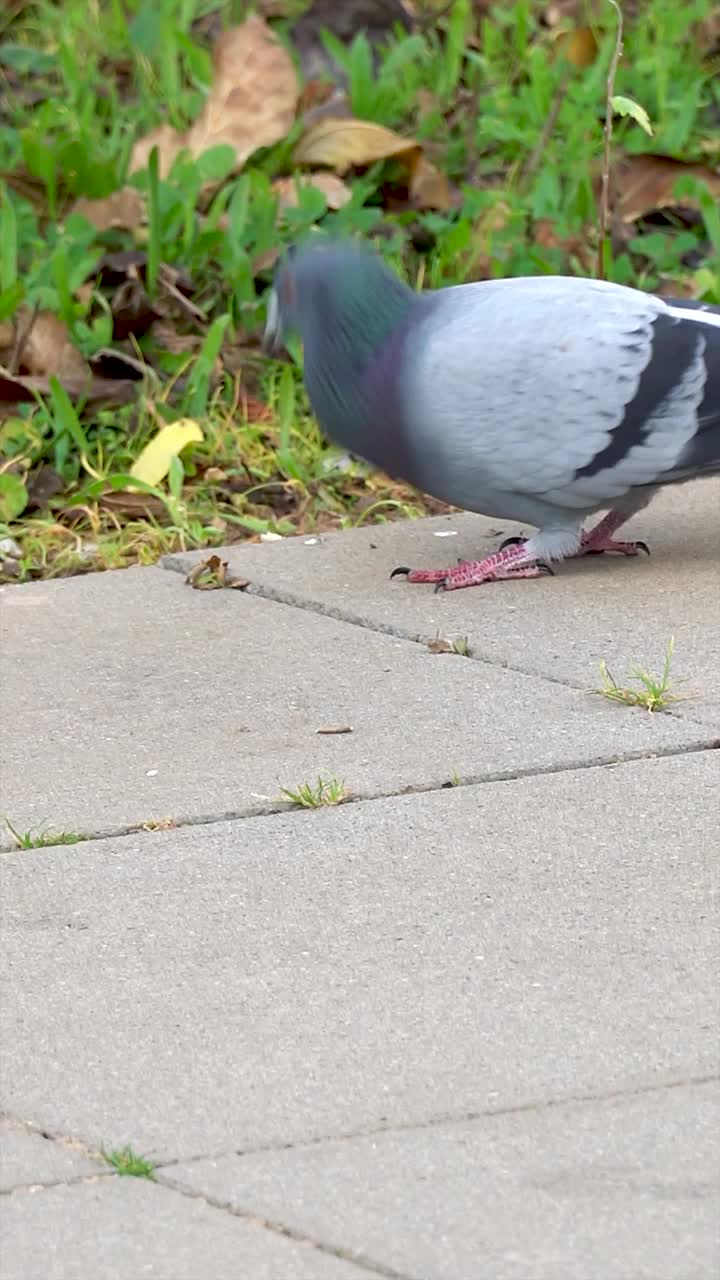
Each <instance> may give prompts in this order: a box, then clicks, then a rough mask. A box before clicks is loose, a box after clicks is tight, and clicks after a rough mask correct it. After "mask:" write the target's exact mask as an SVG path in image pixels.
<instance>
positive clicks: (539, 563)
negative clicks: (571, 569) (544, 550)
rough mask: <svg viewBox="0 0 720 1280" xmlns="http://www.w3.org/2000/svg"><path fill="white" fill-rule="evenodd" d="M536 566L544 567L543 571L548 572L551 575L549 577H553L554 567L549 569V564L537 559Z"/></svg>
mask: <svg viewBox="0 0 720 1280" xmlns="http://www.w3.org/2000/svg"><path fill="white" fill-rule="evenodd" d="M536 568H538V569H544V570H545V572H546V573H548V574H549V575H550V577H551V578H554V577H555V570H554V569H551V568H550V565H549V564H546V563H545V561H544V560H538V561H537V565H536Z"/></svg>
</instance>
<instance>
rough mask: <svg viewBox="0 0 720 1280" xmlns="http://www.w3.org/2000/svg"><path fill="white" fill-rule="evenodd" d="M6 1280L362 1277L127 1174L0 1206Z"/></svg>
mask: <svg viewBox="0 0 720 1280" xmlns="http://www.w3.org/2000/svg"><path fill="white" fill-rule="evenodd" d="M1 1216H2V1221H3V1247H2V1277H3V1280H90V1278H91V1277H92V1280H139V1278H140V1277H141V1276H151V1277H157V1280H200V1277H201V1276H212V1280H238V1277H239V1276H248V1277H250V1276H251V1277H252V1280H280V1277H282V1280H363V1277H365V1278H367V1276H368V1272H367V1271H365V1270H362V1269H361V1268H359V1267H356V1266H354V1265H352V1264H351V1263H349V1262H344V1261H343V1260H342V1259H340V1258H336V1257H333V1256H332V1255H330V1254H328V1253H323V1252H321V1251H320V1250H319V1249H317V1248H315V1247H313V1245H312V1244H311V1243H310V1242H306V1243H305V1242H296V1241H294V1240H289V1239H286V1238H284V1237H283V1236H282V1235H280V1234H278V1233H277V1232H273V1231H268V1230H266V1229H264V1228H263V1227H262V1226H261V1225H260V1224H259V1223H250V1222H244V1221H242V1220H241V1219H240V1218H238V1217H235V1216H233V1214H231V1213H225V1212H223V1211H222V1210H220V1209H216V1208H213V1207H212V1206H211V1205H209V1204H206V1203H204V1202H203V1201H202V1200H200V1199H197V1200H195V1199H188V1197H186V1196H181V1195H179V1194H177V1193H176V1192H173V1191H169V1190H168V1189H167V1188H166V1187H161V1186H157V1185H156V1184H153V1183H151V1182H147V1181H140V1180H138V1179H134V1178H122V1179H115V1178H110V1179H108V1178H106V1179H103V1180H102V1181H100V1182H97V1183H94V1184H83V1185H81V1186H72V1187H53V1188H51V1189H49V1190H47V1191H42V1192H40V1193H39V1194H37V1195H29V1194H28V1193H27V1192H25V1193H23V1192H16V1193H15V1194H14V1195H12V1196H6V1197H4V1198H3V1201H2V1214H1Z"/></svg>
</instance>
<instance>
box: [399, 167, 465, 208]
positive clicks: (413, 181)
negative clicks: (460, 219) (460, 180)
mask: <svg viewBox="0 0 720 1280" xmlns="http://www.w3.org/2000/svg"><path fill="white" fill-rule="evenodd" d="M410 199H411V200H412V203H413V204H414V206H415V208H416V209H437V210H438V211H439V212H440V213H447V211H448V210H449V209H452V208H454V206H455V203H456V199H455V196H454V194H453V189H452V187H451V185H450V181H449V179H448V177H447V175H446V174H445V173H443V172H442V170H441V169H438V168H437V167H436V166H435V165H434V164H433V163H432V161H430V160H427V159H426V158H425V156H423V155H419V156H418V157H417V160H416V161H415V163H414V165H413V167H412V172H411V175H410Z"/></svg>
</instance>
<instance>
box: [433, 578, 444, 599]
mask: <svg viewBox="0 0 720 1280" xmlns="http://www.w3.org/2000/svg"><path fill="white" fill-rule="evenodd" d="M444 590H445V580H444V579H442V581H440V582H436V583H435V590H434V591H433V595H434V596H436V595H437V593H438V591H444Z"/></svg>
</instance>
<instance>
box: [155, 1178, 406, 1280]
mask: <svg viewBox="0 0 720 1280" xmlns="http://www.w3.org/2000/svg"><path fill="white" fill-rule="evenodd" d="M158 1174H159V1176H158V1175H156V1177H155V1184H156V1185H157V1186H159V1187H165V1188H166V1190H169V1191H174V1192H176V1193H177V1194H178V1195H181V1196H185V1197H186V1199H188V1200H200V1201H201V1202H202V1203H203V1204H209V1205H210V1206H211V1207H212V1208H213V1209H218V1210H219V1211H220V1212H221V1213H229V1214H231V1215H232V1217H234V1218H241V1219H242V1220H243V1221H244V1222H248V1223H251V1224H252V1225H253V1226H258V1227H262V1228H263V1229H264V1230H266V1231H270V1232H272V1233H273V1234H274V1235H279V1236H282V1237H284V1239H286V1240H292V1241H294V1242H295V1244H301V1245H305V1246H307V1245H310V1246H311V1247H312V1248H313V1249H317V1251H318V1253H324V1254H326V1255H328V1256H330V1257H331V1258H337V1259H339V1260H340V1261H341V1262H349V1263H352V1265H353V1266H355V1267H357V1268H358V1269H359V1270H365V1271H368V1272H370V1273H371V1274H372V1275H374V1276H381V1277H382V1278H383V1280H414V1277H412V1276H410V1275H408V1274H407V1273H406V1272H401V1271H396V1270H395V1269H394V1268H393V1267H387V1266H385V1265H384V1264H383V1263H381V1262H376V1261H375V1259H374V1258H369V1257H367V1256H366V1255H365V1254H363V1253H354V1252H353V1251H352V1250H351V1249H344V1248H343V1247H342V1245H333V1244H325V1243H324V1242H323V1241H322V1240H316V1239H315V1238H314V1237H313V1236H309V1235H308V1234H307V1233H306V1232H305V1231H300V1230H298V1229H297V1228H296V1227H289V1226H287V1225H286V1224H285V1223H284V1222H276V1221H275V1220H274V1219H272V1218H266V1217H265V1216H264V1215H263V1214H260V1213H256V1212H254V1211H253V1210H252V1209H241V1208H240V1207H239V1206H238V1205H235V1204H232V1203H231V1202H230V1201H226V1200H221V1199H219V1198H218V1197H217V1196H212V1195H208V1194H204V1193H203V1192H201V1191H195V1190H193V1188H192V1187H187V1186H184V1185H183V1184H182V1183H179V1182H176V1181H175V1180H174V1179H172V1178H165V1177H163V1176H162V1175H161V1174H160V1171H158Z"/></svg>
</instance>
